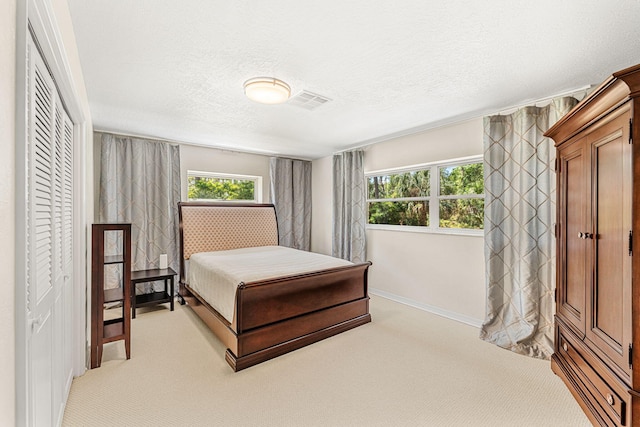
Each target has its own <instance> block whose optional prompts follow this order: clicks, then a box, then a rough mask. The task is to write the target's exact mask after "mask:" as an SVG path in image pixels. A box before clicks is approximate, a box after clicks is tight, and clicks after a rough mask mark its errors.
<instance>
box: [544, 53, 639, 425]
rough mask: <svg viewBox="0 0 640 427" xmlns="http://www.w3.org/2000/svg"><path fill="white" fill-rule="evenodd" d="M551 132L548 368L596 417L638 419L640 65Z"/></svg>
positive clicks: (600, 421) (601, 421)
mask: <svg viewBox="0 0 640 427" xmlns="http://www.w3.org/2000/svg"><path fill="white" fill-rule="evenodd" d="M546 136H548V137H551V138H553V139H554V141H555V143H556V149H557V164H556V169H557V183H558V185H557V200H558V204H557V211H558V215H557V224H556V238H557V239H556V241H557V280H556V316H555V320H556V322H555V323H556V329H555V349H554V354H553V357H552V360H551V367H552V369H553V371H554V372H555V373H556V374H557V375H558V376H560V377H561V378H562V380H563V381H564V382H565V384H566V386H567V387H568V388H569V390H570V391H571V393H572V394H573V396H574V397H575V399H576V400H577V401H578V403H579V404H580V406H581V407H582V409H583V410H584V412H585V413H586V414H587V416H588V417H589V419H590V420H591V422H592V423H593V424H594V425H606V426H609V425H611V426H631V425H635V426H640V147H638V144H640V65H638V66H635V67H631V68H627V69H625V70H622V71H620V72H617V73H615V74H613V76H611V77H610V78H609V79H607V80H606V81H605V82H604V83H603V84H601V85H600V86H599V87H598V88H597V89H595V90H594V91H593V92H592V93H591V94H590V95H589V96H588V97H587V98H585V99H584V100H582V101H581V102H580V103H579V104H578V105H576V107H575V108H573V109H572V110H571V111H570V112H569V113H568V114H567V115H566V116H565V117H563V118H562V119H561V120H560V121H559V122H558V123H556V124H555V125H554V126H553V127H552V128H551V129H549V130H548V131H547V133H546ZM636 371H637V372H638V373H636Z"/></svg>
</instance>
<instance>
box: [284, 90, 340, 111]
mask: <svg viewBox="0 0 640 427" xmlns="http://www.w3.org/2000/svg"><path fill="white" fill-rule="evenodd" d="M329 101H331V100H330V99H329V98H327V97H326V96H322V95H318V94H317V93H313V92H308V91H306V90H303V91H302V92H300V93H299V94H297V95H296V96H294V97H292V98H290V99H289V101H288V102H287V103H288V104H291V105H295V106H297V107H300V108H304V109H305V110H310V111H311V110H315V109H316V108H318V107H320V106H321V105H324V104H326V103H327V102H329Z"/></svg>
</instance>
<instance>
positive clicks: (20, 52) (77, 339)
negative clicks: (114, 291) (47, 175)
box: [15, 0, 93, 425]
mask: <svg viewBox="0 0 640 427" xmlns="http://www.w3.org/2000/svg"><path fill="white" fill-rule="evenodd" d="M16 19H17V20H16V144H15V148H16V228H15V229H16V248H15V249H16V251H15V256H16V274H15V279H16V282H15V283H16V290H15V291H16V292H15V298H16V301H15V310H16V329H15V334H16V349H15V360H16V417H15V419H16V424H17V425H25V424H26V423H27V422H28V419H29V418H28V414H27V411H28V407H29V405H28V398H29V397H28V395H27V366H26V363H27V334H28V329H27V328H28V327H29V322H28V319H27V306H26V304H27V295H26V286H25V283H26V277H25V271H26V261H27V259H26V241H25V240H26V239H25V238H24V235H25V231H26V227H27V223H26V217H27V215H26V212H25V208H26V206H25V200H24V197H25V189H26V141H27V133H26V129H27V120H28V116H27V114H28V112H27V111H26V105H27V99H26V96H27V94H26V88H27V69H26V54H27V40H28V35H29V26H30V27H31V30H32V31H33V33H34V34H35V36H36V38H37V40H38V43H39V45H40V48H41V50H42V54H43V56H44V59H45V61H46V62H47V65H48V66H49V68H50V71H51V73H52V74H53V76H54V79H55V81H56V85H57V87H58V90H59V92H60V94H61V97H62V99H63V101H64V103H65V106H66V108H67V111H68V113H69V116H70V118H71V120H72V121H73V123H74V143H73V144H74V146H73V157H74V160H73V163H74V164H73V175H74V184H73V218H74V220H73V281H74V283H73V314H72V315H73V325H74V337H73V349H72V354H73V375H74V376H78V375H82V374H83V373H84V372H85V370H86V366H87V365H86V360H87V356H86V354H87V347H88V346H87V338H88V337H87V323H86V322H87V283H88V280H89V277H90V276H89V274H90V273H89V270H88V267H89V266H88V265H87V247H88V242H89V241H90V240H89V239H90V236H89V235H88V234H89V233H88V232H87V230H88V229H89V227H88V225H89V224H90V223H91V222H92V219H91V218H88V217H87V213H88V210H87V206H88V205H87V200H88V193H87V191H89V190H92V188H93V187H92V186H90V187H87V184H86V183H87V182H89V183H91V182H92V181H93V179H92V177H90V176H88V175H87V174H88V173H92V167H91V166H89V167H88V166H87V155H88V154H91V153H92V146H93V139H92V138H91V135H90V134H89V135H88V132H91V128H90V127H91V124H90V120H91V119H90V117H86V116H85V113H84V110H83V108H82V101H81V97H80V96H79V95H78V92H77V89H76V85H75V83H74V80H73V77H72V73H71V67H70V65H69V61H68V59H67V54H66V52H65V50H64V43H63V40H62V35H61V32H60V30H59V27H58V23H57V20H56V16H55V11H54V7H53V5H52V4H51V0H27V1H18V2H16ZM89 165H92V162H90V163H89ZM89 212H90V211H89ZM65 401H66V397H65ZM57 421H58V420H52V423H55V422H57Z"/></svg>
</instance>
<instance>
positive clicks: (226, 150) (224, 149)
mask: <svg viewBox="0 0 640 427" xmlns="http://www.w3.org/2000/svg"><path fill="white" fill-rule="evenodd" d="M93 131H94V132H96V133H108V134H111V135H118V136H124V137H127V138H140V139H148V140H152V141H158V142H167V143H169V144H177V145H186V146H191V147H201V148H213V149H214V150H220V151H222V152H224V153H234V154H253V155H256V156H265V157H280V158H289V159H292V160H308V159H301V158H292V157H283V156H280V155H278V154H277V153H274V152H271V151H265V152H259V151H251V150H234V149H231V148H227V147H219V146H214V145H207V144H202V143H197V142H187V141H177V140H175V139H168V138H158V137H154V136H148V135H139V134H132V133H124V132H114V131H111V130H107V129H99V128H95V127H94V128H93Z"/></svg>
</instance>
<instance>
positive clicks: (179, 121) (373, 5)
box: [68, 0, 640, 158]
mask: <svg viewBox="0 0 640 427" xmlns="http://www.w3.org/2000/svg"><path fill="white" fill-rule="evenodd" d="M68 3H69V8H70V10H71V15H72V18H73V24H74V29H75V34H76V39H77V44H78V49H79V53H80V60H81V63H82V68H83V73H84V78H85V83H86V86H87V91H88V96H89V102H90V107H91V112H92V116H93V122H94V126H95V128H96V129H100V130H110V131H114V132H120V133H127V134H136V135H146V136H153V137H159V138H165V139H170V140H176V141H184V142H191V143H195V144H202V145H210V146H214V147H220V148H228V149H234V150H241V151H250V152H257V153H264V154H269V155H271V154H278V155H284V156H292V157H301V158H317V157H321V156H326V155H329V154H331V153H333V152H335V151H339V150H342V149H346V148H350V147H355V146H359V145H363V144H366V143H369V142H374V141H379V140H383V139H386V138H388V137H390V136H393V135H399V134H403V133H410V132H411V131H415V130H421V129H427V128H429V127H434V126H437V125H441V124H445V123H450V122H454V121H457V120H462V119H467V118H472V117H479V116H481V115H483V114H489V113H494V112H496V111H498V110H501V109H504V108H507V107H510V106H513V105H519V104H522V103H524V102H526V101H530V100H536V99H539V98H544V97H548V96H551V95H554V94H557V93H561V92H565V91H568V90H572V89H577V88H580V87H584V86H586V85H590V84H594V83H600V82H601V81H602V80H603V79H605V78H606V77H607V76H609V75H610V74H612V73H613V72H614V71H618V70H620V69H622V68H626V67H628V66H631V65H635V64H637V63H640V25H639V24H638V18H640V1H638V0H617V1H615V2H610V1H604V0H597V1H595V0H587V1H585V0H564V1H558V0H537V1H531V0H527V1H522V0H491V1H472V0H467V1H461V0H449V1H432V0H419V1H402V2H389V1H371V0H367V1H364V0H355V1H346V0H323V1H315V2H311V1H299V0H270V1H258V0H254V1H246V0H235V1H220V0H184V1H176V0H136V1H131V0H68ZM257 76H273V77H277V78H279V79H282V80H284V81H286V82H287V83H289V85H290V86H291V88H292V92H293V94H294V95H295V94H297V93H298V92H300V91H302V90H307V91H310V92H314V93H317V94H320V95H323V96H325V97H328V98H330V99H331V102H329V103H326V104H325V105H323V106H321V107H319V108H317V109H315V110H313V111H308V110H306V109H303V108H300V107H296V106H294V105H288V104H281V105H261V104H256V103H254V102H252V101H250V100H248V99H247V98H245V96H244V93H243V88H242V83H243V82H244V81H245V80H247V79H249V78H252V77H257Z"/></svg>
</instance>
